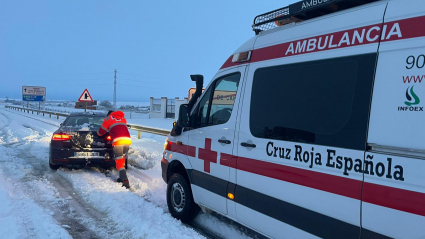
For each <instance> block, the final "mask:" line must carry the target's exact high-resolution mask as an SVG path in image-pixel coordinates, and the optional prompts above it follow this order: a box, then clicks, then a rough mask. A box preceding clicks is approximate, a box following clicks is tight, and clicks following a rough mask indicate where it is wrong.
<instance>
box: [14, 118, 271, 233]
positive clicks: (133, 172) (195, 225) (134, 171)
mask: <svg viewBox="0 0 425 239" xmlns="http://www.w3.org/2000/svg"><path fill="white" fill-rule="evenodd" d="M11 113H15V112H11ZM15 114H18V113H15ZM18 115H21V114H18ZM21 116H23V117H27V118H31V119H34V120H38V121H40V122H43V123H47V124H49V125H54V124H51V123H48V122H45V121H42V120H39V119H35V118H33V117H29V116H26V115H21ZM24 126H25V127H27V126H29V125H24ZM54 126H57V127H58V126H59V125H54ZM29 128H30V127H29ZM34 129H35V130H37V129H36V128H34ZM132 166H133V167H134V168H130V170H128V173H129V176H132V177H134V178H138V179H140V181H142V182H145V183H146V185H148V187H147V188H148V189H147V192H143V188H142V189H140V188H139V190H137V189H136V190H134V189H133V190H132V191H133V193H135V194H136V195H137V196H139V197H140V198H141V199H143V200H145V201H147V202H149V203H152V204H154V205H157V206H159V207H161V208H163V209H164V212H165V213H167V214H168V208H166V205H165V207H164V205H158V203H157V202H155V201H154V200H151V198H150V196H151V195H150V194H149V187H150V186H154V185H152V184H153V183H155V182H154V180H153V179H152V178H151V177H150V176H148V175H147V174H144V173H143V169H142V168H140V167H138V166H137V165H132ZM61 174H63V172H61ZM62 177H63V176H62ZM69 180H70V179H65V181H66V182H67V183H69V184H70V182H69ZM55 187H57V188H61V187H58V186H56V185H55ZM68 187H69V185H68ZM71 187H72V186H71ZM65 195H67V194H66V193H65ZM202 217H203V219H204V220H205V219H206V220H208V221H214V222H213V223H214V224H217V223H218V224H221V225H223V224H231V225H232V226H229V227H231V228H230V230H241V234H244V235H245V236H243V237H245V238H246V237H253V238H264V237H263V236H261V235H259V234H257V233H255V232H254V233H252V231H251V230H250V229H247V228H246V227H244V226H242V225H239V224H237V223H236V224H235V223H233V221H230V220H229V219H227V218H224V217H220V216H219V215H214V214H213V215H206V214H203V215H202ZM208 218H209V219H208ZM183 225H184V226H185V227H188V228H191V229H193V230H195V231H197V232H198V233H199V234H201V235H203V236H205V237H207V238H222V237H221V236H219V235H217V234H216V233H214V232H212V231H210V230H209V229H208V228H207V227H205V226H204V225H202V223H199V220H198V222H197V221H195V222H192V223H190V224H183Z"/></svg>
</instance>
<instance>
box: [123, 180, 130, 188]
mask: <svg viewBox="0 0 425 239" xmlns="http://www.w3.org/2000/svg"><path fill="white" fill-rule="evenodd" d="M122 186H123V187H125V188H127V189H129V188H130V183H129V182H128V180H125V181H124V182H122Z"/></svg>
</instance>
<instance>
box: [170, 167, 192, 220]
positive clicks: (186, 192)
mask: <svg viewBox="0 0 425 239" xmlns="http://www.w3.org/2000/svg"><path fill="white" fill-rule="evenodd" d="M167 205H168V210H169V211H170V213H171V215H172V216H173V217H175V218H177V219H180V220H181V221H182V222H189V221H191V220H192V219H193V218H195V216H196V215H197V214H198V212H199V207H198V205H196V204H195V202H194V200H193V196H192V190H191V189H190V186H189V183H188V182H187V181H186V179H185V178H184V177H183V176H182V175H180V174H178V173H175V174H173V175H172V176H171V178H170V180H169V181H168V185H167Z"/></svg>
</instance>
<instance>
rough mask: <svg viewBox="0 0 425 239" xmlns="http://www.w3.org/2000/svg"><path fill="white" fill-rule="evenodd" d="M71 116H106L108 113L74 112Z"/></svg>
mask: <svg viewBox="0 0 425 239" xmlns="http://www.w3.org/2000/svg"><path fill="white" fill-rule="evenodd" d="M69 116H87V117H88V116H100V117H106V113H104V112H73V113H71V114H69Z"/></svg>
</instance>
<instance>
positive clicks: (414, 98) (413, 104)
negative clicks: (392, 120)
mask: <svg viewBox="0 0 425 239" xmlns="http://www.w3.org/2000/svg"><path fill="white" fill-rule="evenodd" d="M413 88H414V86H409V87H407V90H406V99H407V101H405V102H404V104H405V105H407V106H399V107H398V111H424V107H418V106H417V105H419V103H421V100H420V99H419V97H418V95H417V94H416V93H415V91H414V90H413Z"/></svg>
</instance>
